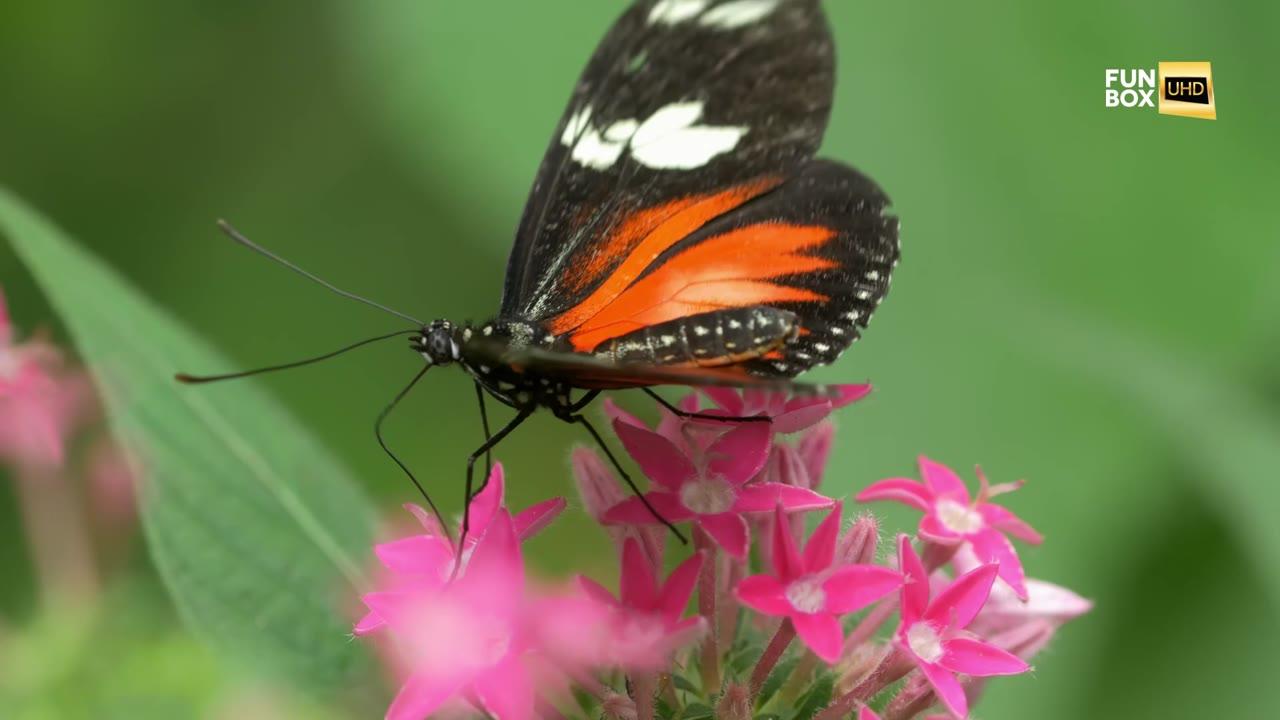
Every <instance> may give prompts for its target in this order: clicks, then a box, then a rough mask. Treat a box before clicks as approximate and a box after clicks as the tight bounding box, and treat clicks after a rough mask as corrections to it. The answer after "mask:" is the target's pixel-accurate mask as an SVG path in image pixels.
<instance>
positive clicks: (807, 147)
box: [500, 0, 834, 320]
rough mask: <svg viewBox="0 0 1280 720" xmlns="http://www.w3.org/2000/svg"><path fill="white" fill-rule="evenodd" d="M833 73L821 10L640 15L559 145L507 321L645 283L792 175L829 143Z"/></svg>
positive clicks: (517, 256) (684, 3) (787, 2)
mask: <svg viewBox="0 0 1280 720" xmlns="http://www.w3.org/2000/svg"><path fill="white" fill-rule="evenodd" d="M833 58H834V50H833V46H832V40H831V35H830V31H829V29H828V27H827V23H826V19H825V17H824V16H823V13H822V10H821V8H820V7H819V3H818V0H644V1H641V2H637V3H635V4H634V5H632V6H631V7H630V8H629V9H628V10H627V11H626V12H625V13H624V14H623V15H622V16H621V17H620V18H619V19H618V21H617V22H616V23H615V24H614V26H613V28H612V29H611V30H610V31H609V32H608V34H607V35H606V36H605V38H604V40H603V41H602V42H601V44H600V46H599V47H598V48H597V50H596V52H595V54H594V55H593V56H592V58H591V60H590V61H589V62H588V64H587V67H586V69H585V70H584V72H583V74H582V77H581V78H580V79H579V81H578V83H577V86H576V87H575V89H574V92H573V95H572V97H571V98H570V101H569V105H568V107H567V109H566V110H565V113H564V116H563V117H562V118H561V119H560V122H559V124H558V125H557V127H556V130H555V132H554V134H553V136H552V138H551V144H550V147H549V148H548V150H547V153H546V156H545V157H544V159H543V162H542V165H541V167H540V168H539V170H538V174H537V178H536V179H535V182H534V186H533V190H532V192H531V195H530V198H529V201H528V204H527V205H526V207H525V210H524V214H523V217H522V219H521V222H520V227H519V230H518V231H517V235H516V241H515V246H514V248H513V250H512V253H511V257H510V260H509V261H508V266H507V277H506V282H505V285H504V289H503V299H502V307H501V311H500V316H501V317H502V318H505V319H522V320H539V319H544V318H550V317H553V316H556V315H558V314H561V313H563V312H564V311H566V310H567V309H568V308H570V307H572V306H574V305H577V304H579V303H580V302H581V300H583V299H584V298H586V297H587V296H588V295H590V294H591V293H592V292H593V291H596V290H598V289H599V288H600V286H601V285H603V284H605V283H606V282H612V283H614V284H618V283H625V282H629V281H631V280H634V279H635V278H636V277H637V276H638V275H639V274H640V273H642V272H643V271H644V270H645V268H646V267H647V262H644V261H643V259H644V258H645V257H651V256H656V255H658V254H660V252H661V250H662V249H663V248H667V247H670V245H671V244H673V243H674V242H675V241H677V240H679V239H681V238H683V237H684V236H685V235H687V234H688V233H690V232H692V231H694V230H696V229H698V228H699V227H701V226H702V225H703V224H705V223H706V222H708V221H710V220H711V219H713V218H715V217H718V216H720V215H722V214H724V213H725V212H728V211H730V210H732V209H734V208H736V207H740V206H741V205H743V204H745V203H747V202H749V201H750V200H751V199H753V198H756V197H759V196H760V195H762V194H764V193H767V192H769V191H770V190H773V189H775V188H776V187H778V186H779V185H780V184H781V183H782V182H784V181H785V180H786V179H787V178H789V177H791V176H792V175H794V174H795V173H796V172H797V171H798V170H799V169H800V168H801V167H802V166H803V165H804V164H805V163H806V162H807V161H808V160H809V159H810V158H811V157H812V156H813V153H814V152H815V151H816V149H817V147H818V145H819V143H820V142H821V139H822V134H823V131H824V130H825V128H826V124H827V118H828V115H829V112H830V107H831V98H832V88H833V83H834V71H833ZM628 261H630V264H629V265H628V264H626V263H627V262H628Z"/></svg>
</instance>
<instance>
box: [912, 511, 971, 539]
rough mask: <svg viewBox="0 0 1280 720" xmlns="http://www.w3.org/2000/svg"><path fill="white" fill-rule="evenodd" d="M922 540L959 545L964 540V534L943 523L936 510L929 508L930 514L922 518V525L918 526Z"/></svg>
mask: <svg viewBox="0 0 1280 720" xmlns="http://www.w3.org/2000/svg"><path fill="white" fill-rule="evenodd" d="M917 531H918V532H919V533H920V539H921V540H928V541H930V542H935V543H938V544H939V545H957V544H959V543H961V542H964V537H965V536H964V535H961V534H960V533H958V532H956V531H955V530H952V529H951V528H949V527H947V526H946V525H944V524H943V523H942V520H940V519H939V518H938V513H937V511H936V510H932V509H931V510H929V511H928V514H926V515H925V516H924V517H922V518H920V525H919V526H918V527H917Z"/></svg>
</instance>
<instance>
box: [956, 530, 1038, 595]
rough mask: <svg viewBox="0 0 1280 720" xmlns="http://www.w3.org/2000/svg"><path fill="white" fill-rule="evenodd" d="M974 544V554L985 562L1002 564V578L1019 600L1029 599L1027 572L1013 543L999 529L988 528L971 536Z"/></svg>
mask: <svg viewBox="0 0 1280 720" xmlns="http://www.w3.org/2000/svg"><path fill="white" fill-rule="evenodd" d="M969 542H970V543H971V544H972V545H973V554H974V555H977V556H978V559H979V560H981V561H982V562H984V563H996V564H997V565H999V566H1000V571H999V575H1000V579H1001V580H1004V581H1005V582H1006V583H1008V584H1009V587H1011V588H1013V592H1014V593H1016V594H1017V596H1018V599H1019V600H1026V599H1027V574H1026V572H1025V571H1024V570H1023V569H1022V561H1021V560H1019V559H1018V552H1017V551H1016V550H1014V549H1013V543H1011V542H1009V538H1007V537H1005V536H1004V535H1003V534H1001V532H1000V531H999V530H995V529H993V528H987V529H986V530H983V531H981V532H979V533H977V534H975V535H974V536H973V537H971V538H969Z"/></svg>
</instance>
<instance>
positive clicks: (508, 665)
mask: <svg viewBox="0 0 1280 720" xmlns="http://www.w3.org/2000/svg"><path fill="white" fill-rule="evenodd" d="M474 687H475V690H476V695H477V696H478V697H479V698H480V702H481V703H482V704H483V705H484V708H485V710H488V711H489V714H490V715H492V716H493V717H495V718H497V720H533V718H534V717H535V713H534V707H533V701H534V690H533V681H532V679H531V678H530V677H529V671H528V670H527V669H526V668H525V667H524V664H523V663H521V662H520V658H519V656H514V655H508V656H507V657H506V659H504V660H503V661H502V662H500V663H498V664H497V665H495V666H493V667H492V668H490V669H489V670H488V671H487V672H485V673H483V674H481V675H480V676H479V677H477V678H476V680H475V683H474Z"/></svg>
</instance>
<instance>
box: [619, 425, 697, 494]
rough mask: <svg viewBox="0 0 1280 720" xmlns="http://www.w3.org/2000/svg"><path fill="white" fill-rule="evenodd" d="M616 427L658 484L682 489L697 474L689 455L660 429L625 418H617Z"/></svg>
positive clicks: (651, 478) (629, 448)
mask: <svg viewBox="0 0 1280 720" xmlns="http://www.w3.org/2000/svg"><path fill="white" fill-rule="evenodd" d="M613 431H614V432H615V433H616V434H617V435H618V439H619V440H621V441H622V445H623V447H625V448H626V449H627V452H628V453H630V455H631V457H633V458H635V461H636V463H637V464H638V465H639V466H640V469H641V470H643V471H644V474H645V476H646V477H648V478H649V479H650V480H652V481H653V482H655V483H657V484H658V485H661V486H663V487H665V488H667V489H668V490H679V489H680V486H681V485H683V484H685V483H686V482H688V481H689V480H692V479H693V477H694V476H695V475H696V474H697V471H696V470H695V469H694V467H693V463H692V462H690V461H689V458H687V457H685V455H684V453H682V452H680V449H679V448H677V447H676V446H675V445H674V444H673V443H672V442H671V441H670V440H668V439H666V438H664V437H662V436H661V435H659V434H658V433H656V432H653V431H651V430H647V429H645V428H638V427H636V426H634V425H630V424H627V423H625V422H622V421H621V420H614V421H613Z"/></svg>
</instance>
